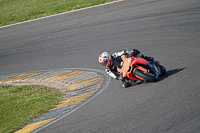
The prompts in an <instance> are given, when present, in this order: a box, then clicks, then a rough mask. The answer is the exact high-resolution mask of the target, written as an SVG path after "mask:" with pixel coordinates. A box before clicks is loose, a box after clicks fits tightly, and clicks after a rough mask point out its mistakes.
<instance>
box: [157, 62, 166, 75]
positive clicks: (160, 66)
mask: <svg viewBox="0 0 200 133" xmlns="http://www.w3.org/2000/svg"><path fill="white" fill-rule="evenodd" d="M158 67H159V68H160V75H159V76H164V75H165V74H166V69H165V67H164V66H162V65H159V66H158Z"/></svg>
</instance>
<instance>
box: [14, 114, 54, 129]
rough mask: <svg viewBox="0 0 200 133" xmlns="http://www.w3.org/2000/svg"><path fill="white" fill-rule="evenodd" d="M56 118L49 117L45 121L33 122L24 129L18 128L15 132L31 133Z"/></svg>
mask: <svg viewBox="0 0 200 133" xmlns="http://www.w3.org/2000/svg"><path fill="white" fill-rule="evenodd" d="M55 119H56V118H52V119H49V120H45V121H41V122H37V123H33V124H30V125H28V126H26V127H24V128H23V129H21V130H18V131H17V132H15V133H30V132H32V131H34V130H35V129H37V128H39V127H41V126H43V125H45V124H47V123H49V122H51V121H53V120H55Z"/></svg>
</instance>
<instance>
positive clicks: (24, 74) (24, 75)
mask: <svg viewBox="0 0 200 133" xmlns="http://www.w3.org/2000/svg"><path fill="white" fill-rule="evenodd" d="M40 73H42V72H35V73H23V74H19V75H16V76H13V77H10V78H7V79H3V80H1V81H0V82H7V81H11V82H13V81H16V80H20V79H26V78H29V77H32V76H35V75H38V74H40Z"/></svg>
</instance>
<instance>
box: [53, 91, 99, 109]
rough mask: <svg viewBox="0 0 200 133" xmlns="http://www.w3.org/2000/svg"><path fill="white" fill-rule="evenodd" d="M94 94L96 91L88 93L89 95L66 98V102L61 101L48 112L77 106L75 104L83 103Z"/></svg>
mask: <svg viewBox="0 0 200 133" xmlns="http://www.w3.org/2000/svg"><path fill="white" fill-rule="evenodd" d="M95 92H96V91H92V92H89V93H85V94H83V95H79V96H74V97H71V98H68V99H67V100H65V101H62V102H61V103H60V104H59V105H56V107H55V108H53V109H51V110H50V111H52V110H55V109H59V108H62V107H67V106H70V105H74V104H77V103H81V102H83V101H85V100H86V99H88V98H89V97H91V96H92V95H93V94H94V93H95Z"/></svg>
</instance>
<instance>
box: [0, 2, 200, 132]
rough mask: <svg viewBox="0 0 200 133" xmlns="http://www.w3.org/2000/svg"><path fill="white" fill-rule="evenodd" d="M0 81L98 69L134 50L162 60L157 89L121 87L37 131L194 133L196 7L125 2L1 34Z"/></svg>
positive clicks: (197, 127) (199, 37)
mask: <svg viewBox="0 0 200 133" xmlns="http://www.w3.org/2000/svg"><path fill="white" fill-rule="evenodd" d="M0 40H1V41H0V47H1V49H0V75H5V74H11V73H20V72H27V71H36V70H46V69H58V68H91V69H100V70H102V71H103V68H102V67H101V65H99V64H98V61H97V59H98V55H99V54H100V53H101V52H103V51H108V52H110V53H113V52H115V51H122V50H124V49H132V48H137V49H139V50H140V51H141V52H142V53H143V54H145V55H148V56H153V57H154V58H155V59H156V60H159V61H161V64H163V65H164V66H165V67H166V69H167V74H166V76H165V77H164V78H162V79H161V81H159V82H157V83H148V84H142V85H138V86H133V87H130V88H126V89H123V88H122V87H121V81H117V80H113V79H112V80H111V82H110V84H109V86H108V87H107V88H106V89H105V90H104V91H103V92H102V93H101V94H100V95H98V96H97V97H96V98H94V99H92V100H91V101H90V102H89V103H87V104H86V105H84V106H83V107H81V108H80V109H78V110H77V111H75V112H73V113H71V114H70V115H68V116H67V117H65V118H63V119H61V120H60V121H57V122H56V123H53V124H52V125H50V126H48V127H46V128H44V129H42V130H40V131H39V132H42V133H43V132H48V133H49V132H52V133H55V132H69V133H72V132H81V133H89V132H92V133H94V132H99V133H101V132H105V133H108V132H109V133H110V132H115V133H117V132H119V133H122V132H126V133H130V132H133V133H146V132H147V133H159V132H160V133H163V132H169V133H175V132H176V133H199V131H200V102H199V101H200V82H199V80H200V78H199V73H200V70H199V66H200V61H199V59H200V54H199V52H200V44H199V42H200V1H199V0H125V1H123V2H119V3H115V4H111V5H106V6H101V7H96V8H92V9H87V10H83V11H79V12H74V13H69V14H65V15H61V16H56V17H51V18H46V19H42V20H38V21H33V22H30V23H25V24H20V25H15V26H11V27H6V28H1V29H0Z"/></svg>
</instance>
